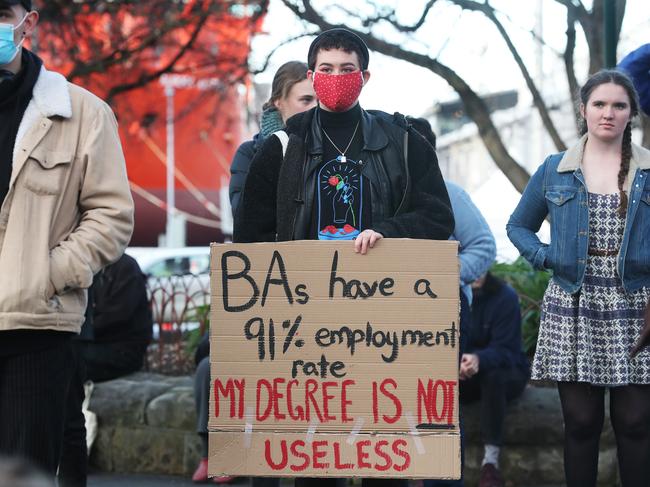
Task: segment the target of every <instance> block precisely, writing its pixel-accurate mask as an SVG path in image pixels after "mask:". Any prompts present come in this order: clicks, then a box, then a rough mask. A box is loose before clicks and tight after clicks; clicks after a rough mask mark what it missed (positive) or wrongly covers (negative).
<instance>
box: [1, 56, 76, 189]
mask: <svg viewBox="0 0 650 487" xmlns="http://www.w3.org/2000/svg"><path fill="white" fill-rule="evenodd" d="M56 116H58V117H62V118H70V117H72V101H71V97H70V88H69V87H68V82H67V80H66V79H65V78H64V77H63V76H62V75H60V74H59V73H55V72H53V71H48V70H47V69H45V68H44V67H42V66H41V71H40V73H39V75H38V79H37V80H36V84H35V85H34V89H33V90H32V99H31V100H30V102H29V104H28V105H27V108H26V109H25V113H24V114H23V118H22V120H21V121H20V125H19V126H18V132H17V133H16V141H15V143H14V150H13V165H14V171H13V173H12V176H11V178H12V182H13V180H14V179H15V177H16V175H17V173H18V172H19V170H20V168H21V167H22V164H23V163H24V161H25V158H26V157H27V156H28V155H29V153H30V152H31V150H32V149H33V145H35V144H36V143H37V142H38V140H40V138H42V137H43V136H44V135H45V133H46V131H47V129H46V127H45V126H46V125H47V124H48V123H50V124H51V121H50V120H47V121H46V123H45V125H42V126H41V128H40V129H39V122H40V121H41V120H43V119H44V118H45V119H49V118H51V117H56ZM48 127H49V125H48ZM39 130H40V132H39ZM30 134H31V136H30ZM25 137H27V139H30V140H31V146H30V147H23V149H24V150H23V151H22V152H23V154H22V156H21V157H19V148H20V147H21V145H22V144H23V139H25ZM27 139H25V140H27ZM37 139H38V140H37Z"/></svg>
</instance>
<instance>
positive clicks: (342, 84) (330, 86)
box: [313, 71, 363, 112]
mask: <svg viewBox="0 0 650 487" xmlns="http://www.w3.org/2000/svg"><path fill="white" fill-rule="evenodd" d="M313 85H314V91H315V92H316V96H317V97H318V101H319V102H320V103H322V104H323V105H325V106H326V107H327V108H328V109H329V110H331V111H333V112H345V111H347V110H349V109H350V107H351V106H352V105H353V104H354V103H355V102H356V101H357V98H359V95H360V94H361V88H362V87H363V72H362V71H354V72H353V73H346V74H328V73H319V72H314V82H313Z"/></svg>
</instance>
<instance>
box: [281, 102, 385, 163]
mask: <svg viewBox="0 0 650 487" xmlns="http://www.w3.org/2000/svg"><path fill="white" fill-rule="evenodd" d="M316 110H317V108H312V109H311V110H309V111H308V112H304V115H303V117H304V119H303V120H304V121H305V122H307V123H308V124H309V127H310V128H309V130H308V132H307V150H308V151H309V153H311V154H322V153H323V140H322V136H321V133H322V128H321V123H320V117H318V114H317V112H316ZM290 120H291V119H290ZM303 123H304V122H303ZM287 126H289V123H287ZM360 128H361V134H362V136H363V148H362V150H364V151H378V150H381V149H383V148H384V147H386V145H388V136H387V135H386V131H385V130H384V129H383V128H382V126H381V124H379V123H378V121H377V117H375V116H373V115H372V114H371V113H368V112H367V111H365V110H364V109H361V126H360Z"/></svg>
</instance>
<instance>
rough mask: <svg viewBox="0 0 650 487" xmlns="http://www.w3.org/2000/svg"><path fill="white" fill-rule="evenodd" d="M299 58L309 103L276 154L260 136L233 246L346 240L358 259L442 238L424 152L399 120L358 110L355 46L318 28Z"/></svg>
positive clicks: (436, 185)
mask: <svg viewBox="0 0 650 487" xmlns="http://www.w3.org/2000/svg"><path fill="white" fill-rule="evenodd" d="M308 59H309V63H308V64H309V68H310V71H309V79H310V80H311V81H312V82H313V85H314V88H315V90H316V95H317V97H318V100H319V106H318V107H316V108H313V109H311V110H309V111H307V112H303V113H300V114H297V115H295V116H294V117H292V118H291V119H289V120H288V121H287V127H286V132H287V133H288V135H289V140H288V145H287V147H286V151H285V150H284V148H283V146H282V144H281V142H280V140H279V138H277V137H269V138H268V139H266V140H265V142H264V144H263V145H262V147H261V148H260V149H258V151H257V152H256V154H255V157H254V158H253V160H252V162H251V167H250V172H249V174H248V177H247V179H246V184H245V187H244V195H243V201H242V202H241V203H240V205H239V209H238V211H237V213H236V215H235V226H234V235H233V240H234V241H236V242H273V241H287V240H305V239H319V240H354V246H355V250H356V251H357V252H360V253H362V254H365V253H366V252H367V250H368V248H370V247H372V246H373V245H374V244H375V242H377V241H378V240H379V239H381V238H384V237H386V238H420V239H435V240H446V239H447V238H448V237H449V236H450V235H451V233H452V231H453V228H454V218H453V214H452V210H451V204H450V202H449V197H448V195H447V190H446V188H445V184H444V181H443V178H442V175H441V173H440V169H439V167H438V162H437V158H436V155H435V152H434V150H433V149H432V147H431V146H430V144H428V143H427V142H426V141H425V140H424V139H423V138H422V136H421V135H420V134H418V133H417V132H415V131H412V130H411V129H410V124H409V123H408V121H407V120H406V118H405V117H403V116H399V115H398V114H396V115H395V116H390V115H388V114H386V113H383V112H379V111H372V112H370V111H366V110H363V109H362V108H361V107H360V105H359V102H358V96H359V94H360V92H361V89H362V88H363V86H365V84H366V83H367V82H368V80H369V79H370V72H369V71H368V69H367V67H368V49H367V47H366V46H365V43H364V42H363V40H362V39H361V38H359V37H358V36H357V35H356V34H354V33H352V32H350V31H348V30H346V29H332V30H330V31H326V32H324V33H322V34H321V35H319V36H318V37H317V38H316V39H315V40H314V42H313V43H312V45H311V47H310V51H309V56H308Z"/></svg>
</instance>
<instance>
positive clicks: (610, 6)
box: [603, 0, 618, 68]
mask: <svg viewBox="0 0 650 487" xmlns="http://www.w3.org/2000/svg"><path fill="white" fill-rule="evenodd" d="M603 32H604V34H605V35H604V36H603V43H604V46H603V47H604V49H603V56H604V58H605V59H603V64H604V66H605V67H606V68H614V67H616V44H617V39H618V32H616V0H605V1H604V4H603Z"/></svg>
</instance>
